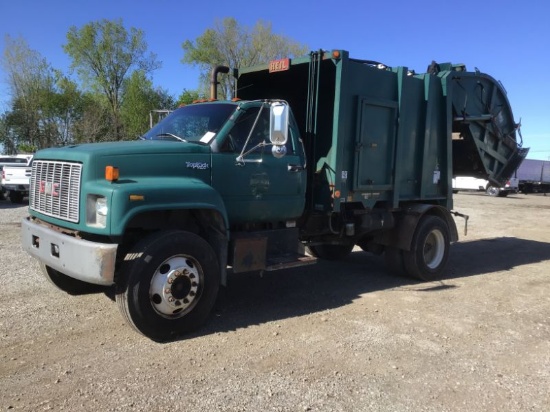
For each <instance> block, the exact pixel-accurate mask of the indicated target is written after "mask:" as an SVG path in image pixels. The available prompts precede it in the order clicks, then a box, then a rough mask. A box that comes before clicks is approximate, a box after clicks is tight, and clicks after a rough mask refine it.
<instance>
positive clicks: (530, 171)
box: [516, 159, 550, 193]
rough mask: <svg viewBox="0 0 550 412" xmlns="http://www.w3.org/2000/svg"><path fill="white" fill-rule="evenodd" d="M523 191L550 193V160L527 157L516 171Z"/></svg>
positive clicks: (520, 189) (520, 188)
mask: <svg viewBox="0 0 550 412" xmlns="http://www.w3.org/2000/svg"><path fill="white" fill-rule="evenodd" d="M516 176H517V178H518V180H519V191H520V192H522V193H550V161H548V160H535V159H525V160H524V161H523V163H522V164H521V165H520V167H519V168H518V170H517V172H516Z"/></svg>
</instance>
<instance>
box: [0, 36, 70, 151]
mask: <svg viewBox="0 0 550 412" xmlns="http://www.w3.org/2000/svg"><path fill="white" fill-rule="evenodd" d="M1 63H2V66H3V68H4V71H5V72H6V74H7V84H8V86H9V90H10V94H11V101H10V105H11V109H10V110H9V111H8V112H6V113H5V114H4V116H3V127H2V129H1V130H0V133H1V134H2V135H1V137H0V139H1V140H2V141H3V143H4V146H5V147H6V148H8V150H10V151H13V150H14V149H15V148H17V147H21V146H22V145H28V146H30V147H36V148H44V147H49V146H55V145H62V144H67V143H70V141H71V140H72V136H71V126H72V123H73V121H74V119H75V117H76V116H77V115H78V114H77V113H76V112H75V110H74V107H75V105H76V104H77V101H78V100H79V98H80V94H79V93H78V90H77V86H76V84H74V83H73V82H71V81H70V80H69V79H67V78H66V77H64V76H63V75H62V74H61V73H60V72H59V71H58V70H55V69H53V68H52V67H51V66H50V64H49V63H48V62H47V61H46V59H44V58H43V57H42V56H41V55H40V54H39V53H38V52H36V51H34V50H32V49H30V47H29V46H28V44H27V43H26V41H25V40H24V39H22V38H17V39H12V38H11V37H9V36H6V38H5V48H4V54H3V56H2V61H1Z"/></svg>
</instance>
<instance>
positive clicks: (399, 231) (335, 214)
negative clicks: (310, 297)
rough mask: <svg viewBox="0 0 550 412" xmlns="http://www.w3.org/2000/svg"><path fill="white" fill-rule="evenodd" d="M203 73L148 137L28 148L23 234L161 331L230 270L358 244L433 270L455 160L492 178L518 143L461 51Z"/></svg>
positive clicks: (447, 233)
mask: <svg viewBox="0 0 550 412" xmlns="http://www.w3.org/2000/svg"><path fill="white" fill-rule="evenodd" d="M220 73H222V74H224V73H229V74H230V75H233V76H234V77H235V90H236V94H235V96H234V97H235V98H234V99H232V100H231V101H217V96H216V83H217V80H218V76H219V75H220ZM212 90H213V92H212V96H211V100H209V101H205V102H199V103H196V104H192V105H187V106H185V107H181V108H179V109H177V110H175V111H174V112H172V113H170V114H169V115H168V116H166V118H164V119H163V120H162V121H160V122H159V123H158V124H156V125H155V126H154V127H153V128H152V129H151V130H150V131H149V132H147V133H146V134H145V135H144V136H142V138H141V139H142V140H141V141H135V142H115V143H98V144H88V145H75V146H70V147H65V148H56V149H47V150H43V151H40V152H38V153H37V154H36V156H35V160H34V163H33V173H32V177H31V190H30V208H29V212H30V217H29V218H27V219H25V220H24V221H23V224H22V239H23V240H22V241H23V247H24V248H25V249H26V250H27V251H28V252H29V253H30V254H31V255H33V256H34V257H36V258H37V259H38V260H39V262H40V264H41V266H42V268H43V271H44V274H45V276H46V277H47V278H48V279H49V280H50V281H51V282H52V283H54V284H55V285H56V286H57V287H59V288H60V289H62V290H64V291H66V292H68V293H73V294H78V293H81V292H85V291H87V290H88V289H89V287H91V285H105V286H114V288H115V291H116V300H117V302H118V305H119V308H120V310H121V312H122V314H123V316H124V317H125V319H126V320H127V321H128V323H129V324H130V325H131V326H132V327H134V328H135V329H136V330H137V331H139V332H141V333H143V334H144V335H146V336H148V337H150V338H151V339H154V340H159V341H163V340H167V339H172V338H174V337H176V336H179V335H181V334H182V333H185V332H189V331H190V330H193V329H195V328H197V327H199V326H200V325H201V324H202V323H203V322H204V321H205V320H206V319H207V317H208V315H209V313H210V311H211V309H212V307H213V305H214V302H215V300H216V296H217V294H218V290H219V287H220V285H225V284H227V278H228V276H227V275H228V272H231V273H233V274H238V273H240V272H247V271H267V270H276V269H282V268H288V267H296V266H300V265H305V264H312V263H314V262H315V261H316V260H317V259H318V258H321V259H341V258H344V257H345V256H347V255H348V254H349V253H350V252H351V251H352V249H353V247H354V245H359V246H360V247H361V248H362V249H363V250H365V251H369V252H372V253H377V254H382V253H383V254H384V255H385V258H386V262H387V264H388V267H389V269H390V270H392V271H394V272H397V273H400V274H406V275H410V276H414V277H417V278H420V279H423V280H432V279H437V278H439V277H440V276H442V275H443V274H444V272H445V267H446V263H447V260H448V256H449V247H450V243H451V242H454V241H456V240H458V232H457V228H456V225H455V223H454V220H453V217H452V213H453V211H452V208H453V204H452V185H451V178H452V176H453V175H454V174H456V172H457V171H464V170H467V171H469V172H470V173H472V174H482V175H484V176H487V178H488V179H489V180H491V181H492V182H494V183H495V184H499V185H502V184H503V183H504V182H506V180H507V179H508V178H509V177H510V176H511V174H512V172H513V171H514V170H515V169H516V168H517V167H518V165H519V164H520V163H521V160H522V159H523V158H524V157H525V154H526V149H522V148H521V142H520V141H518V139H517V138H518V135H517V132H518V124H516V123H515V122H514V120H513V116H512V111H511V109H510V106H509V103H508V99H507V97H506V93H505V92H504V89H503V88H502V86H501V85H500V83H499V82H497V81H495V80H494V79H493V78H492V77H490V76H488V75H485V74H482V73H479V72H477V71H476V72H468V71H466V68H465V66H464V65H453V64H450V63H446V64H435V63H433V64H431V65H430V67H429V70H428V72H427V73H423V74H415V73H414V72H413V71H411V70H409V69H408V68H406V67H396V68H391V67H387V66H384V65H381V64H379V63H376V62H372V61H367V60H357V59H352V58H350V57H349V54H348V52H346V51H343V50H333V51H328V52H325V51H319V52H313V53H311V54H310V55H308V56H306V57H303V58H297V59H293V60H291V59H282V60H277V61H274V62H271V63H269V64H266V65H262V66H258V67H254V68H249V69H241V70H239V71H237V70H234V71H230V69H229V68H227V67H223V66H221V67H217V68H216V69H215V70H214V71H213V74H212ZM61 205H63V207H60V206H61ZM305 248H307V249H309V252H310V253H309V254H306V253H305Z"/></svg>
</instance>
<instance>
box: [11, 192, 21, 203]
mask: <svg viewBox="0 0 550 412" xmlns="http://www.w3.org/2000/svg"><path fill="white" fill-rule="evenodd" d="M10 201H11V202H12V203H23V193H21V192H13V191H10Z"/></svg>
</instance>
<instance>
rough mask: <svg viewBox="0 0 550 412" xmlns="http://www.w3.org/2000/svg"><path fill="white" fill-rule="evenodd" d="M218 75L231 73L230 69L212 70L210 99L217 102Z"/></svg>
mask: <svg viewBox="0 0 550 412" xmlns="http://www.w3.org/2000/svg"><path fill="white" fill-rule="evenodd" d="M218 73H229V67H227V66H216V67H214V68H213V69H212V76H211V78H210V98H211V99H212V100H216V99H217V98H218V84H220V82H218Z"/></svg>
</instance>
